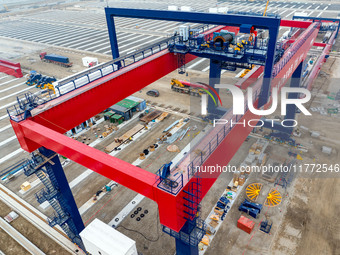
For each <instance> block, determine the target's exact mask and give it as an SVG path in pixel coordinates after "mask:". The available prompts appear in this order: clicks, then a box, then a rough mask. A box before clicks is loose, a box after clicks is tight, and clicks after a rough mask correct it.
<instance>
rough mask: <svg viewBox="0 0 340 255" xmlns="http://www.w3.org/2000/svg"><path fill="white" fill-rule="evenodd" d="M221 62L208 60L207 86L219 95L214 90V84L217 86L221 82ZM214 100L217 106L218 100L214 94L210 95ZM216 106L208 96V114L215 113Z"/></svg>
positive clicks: (217, 90)
mask: <svg viewBox="0 0 340 255" xmlns="http://www.w3.org/2000/svg"><path fill="white" fill-rule="evenodd" d="M221 70H222V68H221V61H218V60H214V59H210V70H209V85H210V86H211V87H213V88H214V89H215V90H216V92H217V93H219V89H217V88H215V85H216V84H219V83H220V81H221ZM212 95H213V97H214V98H215V101H216V103H217V104H218V98H217V96H216V95H215V93H212ZM216 108H217V105H215V102H214V100H213V99H212V98H211V97H210V96H209V97H208V113H217V109H216Z"/></svg>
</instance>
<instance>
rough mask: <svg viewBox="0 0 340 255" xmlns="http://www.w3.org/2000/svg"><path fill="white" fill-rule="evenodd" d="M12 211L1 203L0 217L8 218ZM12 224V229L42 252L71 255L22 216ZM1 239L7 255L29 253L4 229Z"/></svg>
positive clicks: (0, 241) (2, 249)
mask: <svg viewBox="0 0 340 255" xmlns="http://www.w3.org/2000/svg"><path fill="white" fill-rule="evenodd" d="M11 211H12V210H11V208H9V207H8V206H7V205H6V204H5V203H3V202H2V201H0V216H1V217H4V216H6V215H7V214H8V213H9V212H11ZM19 214H20V213H19ZM10 224H11V226H12V227H14V228H15V229H16V230H18V231H19V232H20V233H21V234H22V235H23V236H25V237H26V238H27V239H28V240H29V241H31V242H32V243H33V244H34V245H36V246H37V247H38V248H39V249H40V250H41V251H42V252H44V253H46V254H48V255H52V254H55V255H59V254H60V255H61V254H69V253H68V252H66V250H65V249H64V248H62V247H61V246H59V245H58V244H57V243H55V242H54V241H52V240H51V239H50V238H49V237H47V236H46V235H44V234H43V233H42V232H41V231H40V230H39V229H37V228H36V227H35V226H33V225H32V224H31V223H30V222H28V221H27V220H26V219H25V218H23V217H22V216H19V217H18V218H17V219H15V220H14V221H12V222H11V223H10ZM0 237H1V238H0V250H1V251H3V252H4V253H5V254H6V255H10V254H13V255H14V254H15V255H23V254H27V251H26V250H25V249H24V248H22V247H21V246H19V245H18V244H17V243H16V242H15V241H14V240H13V239H12V238H11V237H9V236H8V235H7V234H6V232H4V231H3V230H2V229H0Z"/></svg>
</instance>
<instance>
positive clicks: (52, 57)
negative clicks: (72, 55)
mask: <svg viewBox="0 0 340 255" xmlns="http://www.w3.org/2000/svg"><path fill="white" fill-rule="evenodd" d="M45 59H48V60H52V61H56V62H60V63H65V64H67V63H69V62H70V61H69V59H68V57H64V56H60V55H56V54H47V55H45Z"/></svg>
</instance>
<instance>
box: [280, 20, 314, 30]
mask: <svg viewBox="0 0 340 255" xmlns="http://www.w3.org/2000/svg"><path fill="white" fill-rule="evenodd" d="M312 23H313V22H312V21H301V20H288V19H282V20H281V23H280V26H281V27H297V28H308V27H309V26H310V25H311V24H312Z"/></svg>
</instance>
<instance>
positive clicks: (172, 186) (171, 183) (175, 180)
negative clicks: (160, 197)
mask: <svg viewBox="0 0 340 255" xmlns="http://www.w3.org/2000/svg"><path fill="white" fill-rule="evenodd" d="M177 175H178V176H177ZM156 180H157V181H158V184H157V187H158V188H160V189H162V190H164V191H166V192H169V193H171V194H173V195H176V194H177V193H178V192H179V191H180V190H181V189H182V188H183V174H182V173H180V172H178V174H176V175H174V176H173V177H171V175H170V176H169V177H167V178H162V177H161V170H158V171H157V174H156Z"/></svg>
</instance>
